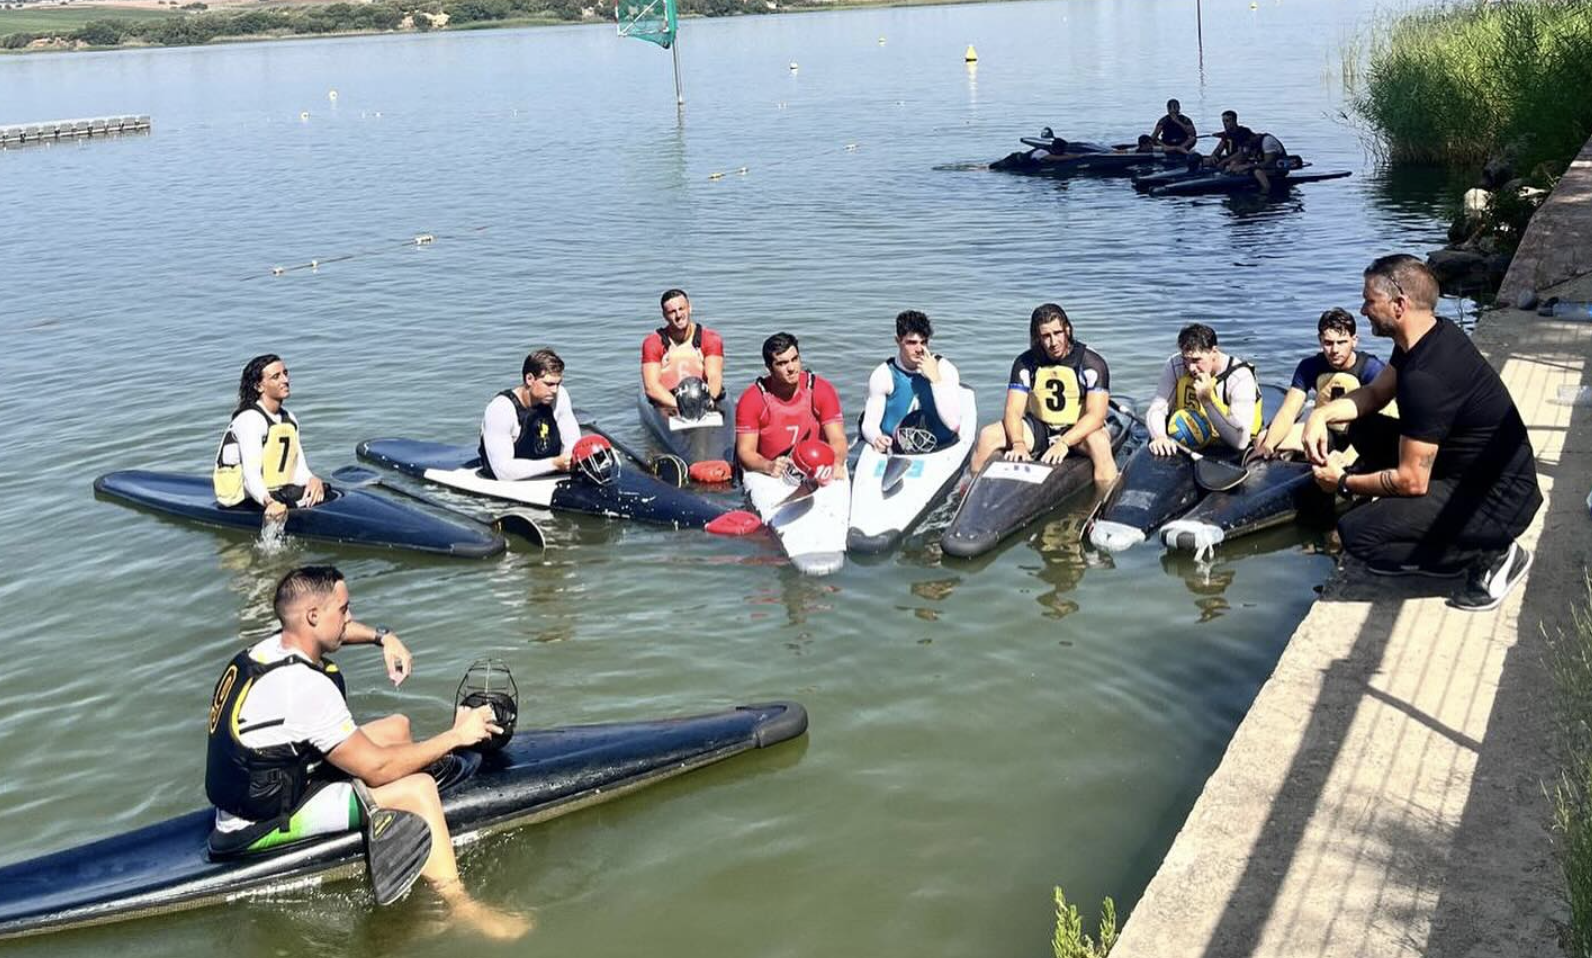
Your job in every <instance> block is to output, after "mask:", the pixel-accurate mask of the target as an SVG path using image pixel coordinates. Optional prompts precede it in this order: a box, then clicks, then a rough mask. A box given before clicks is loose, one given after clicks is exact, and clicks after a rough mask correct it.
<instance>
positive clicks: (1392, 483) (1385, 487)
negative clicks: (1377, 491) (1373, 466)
mask: <svg viewBox="0 0 1592 958" xmlns="http://www.w3.org/2000/svg"><path fill="white" fill-rule="evenodd" d="M1376 477H1377V479H1379V480H1381V483H1382V495H1384V496H1396V495H1398V494H1399V487H1398V470H1396V469H1383V470H1382V471H1381V472H1379V473H1377V474H1376Z"/></svg>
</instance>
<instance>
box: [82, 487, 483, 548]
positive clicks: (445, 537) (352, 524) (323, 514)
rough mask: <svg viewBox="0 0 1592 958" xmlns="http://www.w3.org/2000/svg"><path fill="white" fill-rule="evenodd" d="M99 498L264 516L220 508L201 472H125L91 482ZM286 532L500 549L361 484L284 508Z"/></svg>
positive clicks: (252, 519) (228, 515) (200, 518)
mask: <svg viewBox="0 0 1592 958" xmlns="http://www.w3.org/2000/svg"><path fill="white" fill-rule="evenodd" d="M94 491H95V492H96V493H98V494H99V495H101V496H105V497H107V498H111V499H115V500H118V501H120V502H125V503H128V504H130V505H134V506H141V507H143V508H146V509H151V510H153V511H155V512H160V513H164V514H166V515H169V516H176V517H178V518H182V519H189V520H192V521H194V522H201V523H204V524H205V525H211V526H222V527H225V528H229V529H241V530H246V531H250V532H256V533H257V532H259V531H260V523H261V521H262V519H263V513H262V510H261V509H260V507H259V506H257V505H255V504H254V503H253V502H245V503H244V504H242V505H237V506H223V505H221V504H219V503H217V502H216V497H215V492H214V489H213V488H212V485H211V481H210V479H209V478H208V477H206V476H190V475H183V474H181V473H172V472H146V471H144V470H141V469H129V470H123V471H120V472H107V473H106V474H105V475H103V476H100V477H99V478H98V479H95V480H94ZM283 531H285V532H286V533H287V534H288V535H290V536H296V537H299V538H303V539H320V540H323V541H326V542H341V543H348V544H353V545H362V546H380V547H385V548H391V549H414V550H417V551H420V552H434V553H438V554H440V555H451V556H461V557H464V558H470V559H478V558H482V557H485V556H493V555H497V554H498V553H500V552H502V551H503V549H504V542H503V537H502V536H500V535H498V534H496V533H495V532H493V531H492V530H491V529H488V528H487V527H485V526H481V525H472V524H467V523H463V522H458V521H456V520H452V519H444V518H442V517H441V516H438V515H435V514H433V513H430V512H427V511H425V510H423V509H419V508H416V507H414V506H410V505H406V504H404V503H400V502H395V501H393V500H392V499H388V498H386V497H385V496H379V495H376V494H375V493H372V492H366V491H364V490H362V489H350V488H344V487H340V486H334V485H332V484H331V483H327V484H326V498H325V499H324V500H323V501H322V502H321V503H320V504H319V505H317V506H315V507H314V508H311V509H289V510H288V514H287V521H286V523H285V525H284V530H283Z"/></svg>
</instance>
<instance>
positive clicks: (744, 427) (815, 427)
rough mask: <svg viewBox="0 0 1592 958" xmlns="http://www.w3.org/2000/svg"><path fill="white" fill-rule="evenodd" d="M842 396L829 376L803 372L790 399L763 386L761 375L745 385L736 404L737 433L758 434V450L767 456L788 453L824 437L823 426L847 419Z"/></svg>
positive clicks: (775, 456)
mask: <svg viewBox="0 0 1592 958" xmlns="http://www.w3.org/2000/svg"><path fill="white" fill-rule="evenodd" d="M844 418H845V417H844V416H843V415H842V414H841V412H840V396H839V394H837V393H836V392H835V387H834V386H832V385H830V384H829V380H827V379H823V378H821V377H819V376H817V375H815V374H813V373H802V378H801V380H800V382H798V383H797V385H796V394H795V395H793V396H791V398H790V400H789V401H788V402H781V401H780V399H779V397H778V396H775V395H774V394H773V393H771V392H769V391H768V389H766V388H765V387H764V386H763V381H762V380H761V379H759V380H756V381H755V382H753V383H752V385H750V386H748V387H746V392H744V393H741V398H740V401H739V402H737V403H736V404H735V434H736V435H737V436H740V435H747V434H750V433H756V434H757V452H758V454H759V455H761V456H762V457H763V458H764V459H775V458H778V457H780V456H784V455H788V454H789V453H790V451H791V450H792V449H794V448H796V444H797V443H798V442H801V441H802V440H803V439H822V438H823V436H822V435H821V430H820V429H819V427H820V426H827V425H829V424H830V423H832V422H842V421H844Z"/></svg>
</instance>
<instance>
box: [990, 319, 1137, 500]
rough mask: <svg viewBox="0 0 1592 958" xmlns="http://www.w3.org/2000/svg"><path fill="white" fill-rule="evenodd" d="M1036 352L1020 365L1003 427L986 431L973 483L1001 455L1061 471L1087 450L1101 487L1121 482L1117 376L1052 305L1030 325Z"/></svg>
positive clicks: (1008, 395) (1015, 370) (1031, 348)
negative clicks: (1115, 443)
mask: <svg viewBox="0 0 1592 958" xmlns="http://www.w3.org/2000/svg"><path fill="white" fill-rule="evenodd" d="M1028 343H1029V346H1028V349H1027V350H1026V351H1025V352H1024V353H1023V354H1022V355H1020V356H1018V357H1017V359H1016V361H1014V362H1013V363H1012V371H1011V376H1010V377H1009V378H1008V380H1007V385H1006V409H1005V413H1004V415H1003V416H1002V417H1001V421H1000V422H996V423H990V424H989V425H988V426H985V427H984V428H983V429H981V430H979V434H978V446H977V448H975V449H974V450H973V464H972V465H973V475H975V476H976V475H978V473H979V470H981V469H983V468H984V463H986V462H987V461H989V459H990V457H992V456H994V455H995V453H997V452H999V451H1001V450H1002V449H1004V450H1006V458H1007V459H1011V460H1016V461H1027V460H1029V459H1032V458H1033V452H1034V450H1036V449H1038V450H1040V456H1039V458H1040V461H1041V462H1047V463H1058V462H1061V461H1062V460H1063V459H1065V458H1066V457H1067V456H1068V454H1069V453H1071V452H1072V451H1073V450H1074V449H1076V448H1077V447H1079V446H1081V447H1083V450H1084V451H1085V452H1087V453H1088V455H1089V459H1090V461H1091V462H1092V463H1093V465H1094V478H1095V482H1096V483H1098V484H1100V485H1109V484H1110V483H1111V482H1112V481H1114V480H1115V479H1116V477H1117V464H1116V456H1115V454H1114V453H1113V452H1112V451H1111V437H1110V435H1109V434H1108V433H1107V432H1106V430H1105V428H1104V427H1105V423H1106V413H1107V410H1108V408H1109V406H1110V401H1111V371H1110V368H1109V367H1107V366H1106V361H1105V360H1104V359H1103V358H1101V356H1100V354H1099V353H1097V352H1095V351H1094V350H1092V349H1090V348H1089V347H1088V346H1085V345H1084V344H1083V343H1080V342H1075V341H1074V340H1073V338H1072V321H1071V320H1069V319H1068V318H1067V312H1066V310H1064V309H1062V308H1061V307H1060V306H1058V305H1056V304H1055V303H1045V304H1043V305H1041V306H1039V307H1038V308H1036V309H1035V310H1034V312H1033V314H1032V315H1030V316H1029V317H1028Z"/></svg>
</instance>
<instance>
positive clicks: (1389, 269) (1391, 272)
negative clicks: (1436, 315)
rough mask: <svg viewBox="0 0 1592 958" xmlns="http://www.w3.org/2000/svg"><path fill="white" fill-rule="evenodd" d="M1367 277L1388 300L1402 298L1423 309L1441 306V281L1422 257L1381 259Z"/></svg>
mask: <svg viewBox="0 0 1592 958" xmlns="http://www.w3.org/2000/svg"><path fill="white" fill-rule="evenodd" d="M1365 277H1366V279H1369V280H1371V281H1373V282H1374V283H1376V285H1377V287H1378V288H1379V289H1381V290H1382V293H1383V294H1384V295H1386V296H1399V295H1402V296H1403V297H1404V298H1405V299H1408V300H1409V301H1410V302H1412V303H1414V304H1415V305H1416V306H1419V307H1420V308H1422V309H1434V308H1436V306H1437V296H1438V288H1437V277H1436V276H1433V275H1432V271H1431V270H1430V269H1428V268H1427V267H1426V263H1425V262H1424V261H1422V260H1421V259H1420V257H1417V256H1411V255H1410V254H1408V253H1393V254H1391V255H1389V256H1379V257H1377V258H1376V259H1374V260H1372V261H1371V265H1370V266H1367V267H1366V268H1365Z"/></svg>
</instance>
